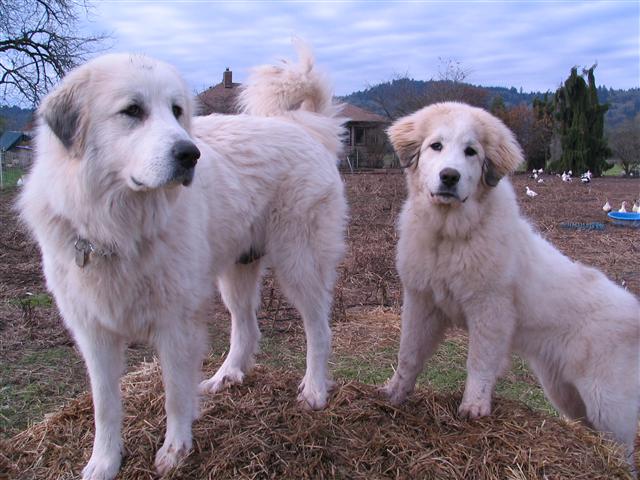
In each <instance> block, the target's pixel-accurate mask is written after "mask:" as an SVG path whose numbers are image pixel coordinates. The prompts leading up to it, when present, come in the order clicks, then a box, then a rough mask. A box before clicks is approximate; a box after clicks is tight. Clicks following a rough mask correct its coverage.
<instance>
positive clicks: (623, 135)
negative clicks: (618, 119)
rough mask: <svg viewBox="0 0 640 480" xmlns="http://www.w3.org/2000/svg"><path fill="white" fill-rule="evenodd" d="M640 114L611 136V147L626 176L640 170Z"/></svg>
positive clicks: (624, 123) (620, 126) (615, 130)
mask: <svg viewBox="0 0 640 480" xmlns="http://www.w3.org/2000/svg"><path fill="white" fill-rule="evenodd" d="M638 132H640V114H638V115H636V117H635V118H632V119H629V120H626V121H624V122H623V123H622V124H620V125H619V126H618V127H616V128H615V129H614V130H613V131H612V132H611V133H610V134H609V147H610V148H611V152H612V153H613V155H614V157H616V158H617V159H618V160H620V165H621V166H622V168H623V169H624V173H625V175H627V176H629V174H630V173H632V172H633V171H634V170H637V169H638V168H640V134H639V133H638Z"/></svg>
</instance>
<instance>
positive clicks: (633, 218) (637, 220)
mask: <svg viewBox="0 0 640 480" xmlns="http://www.w3.org/2000/svg"><path fill="white" fill-rule="evenodd" d="M607 215H608V216H609V218H610V219H611V220H612V221H613V223H614V224H616V225H620V226H624V227H636V228H637V227H640V213H635V212H609V213H608V214H607Z"/></svg>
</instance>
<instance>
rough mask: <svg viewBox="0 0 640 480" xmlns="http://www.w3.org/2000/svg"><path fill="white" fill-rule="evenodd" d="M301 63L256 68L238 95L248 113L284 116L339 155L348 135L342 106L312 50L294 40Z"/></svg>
mask: <svg viewBox="0 0 640 480" xmlns="http://www.w3.org/2000/svg"><path fill="white" fill-rule="evenodd" d="M293 44H294V47H295V48H296V50H297V52H298V63H292V62H288V61H286V60H283V62H282V63H283V64H282V65H279V66H276V65H263V66H261V67H257V68H255V69H254V70H253V72H252V73H251V75H250V76H249V79H248V80H247V82H246V84H245V85H244V87H243V89H242V91H241V92H240V95H239V98H238V104H239V107H240V110H241V111H242V112H243V113H246V114H249V115H257V116H264V117H284V118H289V119H292V120H293V121H295V122H296V123H298V124H300V125H301V126H303V127H304V128H306V129H307V131H308V132H309V133H310V134H311V135H313V136H314V137H315V138H316V139H318V140H319V141H320V142H321V143H322V144H323V145H324V146H325V147H326V148H327V149H329V150H330V151H331V152H333V153H334V154H335V155H338V154H339V153H340V151H341V150H342V145H343V143H342V138H343V136H344V135H345V129H344V128H343V124H344V123H345V121H346V118H343V117H341V115H340V113H341V111H342V108H343V105H341V104H338V103H335V102H334V101H333V92H332V90H331V84H330V83H329V81H328V80H327V78H326V77H325V76H324V75H323V74H322V72H319V71H318V70H317V69H316V68H315V61H314V57H313V54H312V52H311V49H310V48H309V46H308V45H306V44H305V43H304V42H302V41H301V40H300V39H294V41H293Z"/></svg>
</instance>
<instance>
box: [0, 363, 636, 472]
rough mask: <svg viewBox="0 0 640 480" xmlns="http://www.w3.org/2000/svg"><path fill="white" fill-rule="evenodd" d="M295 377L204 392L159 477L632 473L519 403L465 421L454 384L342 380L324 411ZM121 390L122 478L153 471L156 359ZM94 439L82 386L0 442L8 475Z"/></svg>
mask: <svg viewBox="0 0 640 480" xmlns="http://www.w3.org/2000/svg"><path fill="white" fill-rule="evenodd" d="M206 370H207V371H209V372H211V371H213V365H207V367H206ZM298 381H299V378H298V376H296V375H293V374H291V373H286V372H284V371H279V370H273V369H267V368H265V367H263V366H258V367H257V368H256V370H255V372H254V373H252V374H251V375H249V376H248V377H247V379H246V382H245V384H244V385H242V386H239V387H233V388H231V389H229V390H227V391H225V392H224V393H222V394H219V395H216V396H213V397H209V398H207V399H206V400H205V402H204V405H203V414H202V417H201V418H200V419H199V420H198V421H196V422H195V423H194V437H195V440H194V450H193V452H192V453H191V455H190V456H189V457H187V458H186V459H185V460H184V461H183V462H182V463H181V464H180V465H179V466H178V468H176V469H174V470H173V471H172V472H170V474H169V475H168V476H167V477H166V478H173V479H205V478H212V479H213V478H215V479H219V478H295V479H303V478H314V479H320V478H353V479H359V478H361V479H374V478H412V479H415V478H421V479H430V478H432V479H436V478H438V479H443V478H452V479H465V480H466V479H496V480H497V479H534V478H536V479H537V478H540V479H542V478H549V479H558V478H566V479H569V478H571V479H579V478H583V479H605V478H607V479H610V478H630V477H629V474H628V471H627V469H626V467H625V465H624V462H623V460H622V456H621V454H620V451H619V450H618V449H617V448H616V447H614V446H613V445H612V444H610V443H609V442H607V441H605V440H603V439H602V438H601V437H600V436H598V435H597V434H595V433H593V432H591V431H588V430H587V429H585V428H583V427H581V426H579V425H576V424H572V423H567V422H564V421H562V420H559V419H555V418H549V417H547V416H545V415H543V414H541V413H537V412H534V411H532V410H530V409H528V408H527V407H525V406H524V405H522V404H520V403H518V402H513V401H508V400H503V399H496V401H495V406H494V413H493V415H492V416H491V417H489V418H485V419H482V420H479V421H464V420H460V419H458V418H457V416H456V410H457V406H458V403H459V401H460V394H456V395H442V394H437V393H434V392H431V391H427V390H424V389H422V390H419V391H417V392H416V393H415V394H414V395H412V396H411V398H410V400H409V401H408V402H407V403H406V404H405V405H403V406H402V407H399V408H395V407H392V406H390V405H389V404H388V403H387V402H386V401H384V400H383V399H382V398H381V397H380V396H379V395H378V394H377V392H376V390H375V388H374V387H372V386H368V385H363V384H361V383H358V382H349V383H346V384H341V385H338V388H337V389H336V390H335V391H334V393H333V396H332V398H331V403H330V406H329V407H328V408H327V409H326V410H325V411H322V412H307V411H303V410H301V409H300V408H299V407H298V406H297V404H296V400H295V398H296V388H297V383H298ZM123 394H124V399H125V411H126V417H125V422H124V439H125V448H126V450H127V455H126V458H125V461H124V464H123V468H122V470H121V472H120V475H119V477H118V478H121V479H143V478H144V479H150V478H154V473H153V459H154V454H155V451H156V450H157V449H158V448H159V447H160V445H161V441H162V439H163V436H164V428H165V419H164V412H163V401H164V398H163V394H162V384H161V378H160V374H159V367H158V365H157V363H148V364H144V365H143V367H142V369H140V370H138V371H136V372H133V373H131V374H129V375H127V376H126V377H125V378H124V382H123ZM92 441H93V413H92V405H91V397H90V396H89V395H83V396H81V397H79V398H78V399H76V400H74V401H72V402H70V403H68V404H67V405H66V406H64V407H62V408H61V409H60V410H59V411H57V412H56V413H54V414H52V415H50V416H48V417H47V418H46V419H45V420H44V421H43V422H41V423H39V424H36V425H34V426H32V427H31V428H29V429H27V430H25V431H23V432H21V433H19V434H18V435H16V436H15V437H13V438H12V439H10V440H9V441H8V442H5V444H4V445H0V451H1V452H3V454H4V458H1V457H2V455H0V463H4V467H5V468H7V469H9V470H8V473H7V475H8V476H9V478H19V479H44V478H46V479H61V478H74V476H75V477H77V475H79V473H80V470H81V468H82V466H84V463H85V462H86V461H87V460H88V457H89V456H90V453H91V444H92ZM0 477H2V474H1V473H0Z"/></svg>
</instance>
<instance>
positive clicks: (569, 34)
mask: <svg viewBox="0 0 640 480" xmlns="http://www.w3.org/2000/svg"><path fill="white" fill-rule="evenodd" d="M639 16H640V7H639V5H638V3H636V2H624V1H619V2H605V1H595V2H567V1H553V2H420V1H394V2H391V1H385V2H335V1H332V2H275V1H274V2H257V1H251V2H242V1H228V2H227V1H218V2H208V3H206V2H204V3H203V2H177V1H176V2H171V1H167V2H115V1H104V2H100V3H99V4H98V6H97V8H96V12H95V15H94V16H93V18H94V20H95V23H94V24H92V25H91V28H94V29H95V30H99V31H111V32H113V35H114V40H115V48H116V49H117V50H120V51H124V50H127V51H134V52H143V53H146V54H149V55H152V56H156V57H159V58H161V59H162V60H165V61H168V62H171V63H173V64H175V65H176V66H177V67H178V68H179V69H180V70H181V71H182V72H183V74H184V75H185V77H186V78H187V80H188V81H189V83H190V84H191V85H192V86H193V88H194V89H196V90H197V89H201V88H205V87H207V86H210V85H212V84H214V83H217V82H219V81H220V78H221V72H222V70H224V68H225V67H230V68H231V69H232V70H233V71H234V75H235V77H236V79H239V80H242V79H243V78H244V76H246V74H247V72H248V70H249V69H250V67H251V66H254V65H256V64H262V63H266V62H272V61H274V60H277V59H279V58H283V57H291V56H292V55H293V49H292V48H291V46H290V41H291V37H292V36H294V35H298V36H301V37H302V38H304V39H306V40H308V41H309V42H310V43H311V44H312V45H313V46H314V48H315V50H316V56H317V58H318V62H319V63H320V64H321V65H322V67H323V68H324V70H326V71H327V72H328V73H329V74H330V76H331V77H332V78H333V80H334V84H335V86H336V91H337V93H339V94H346V93H350V92H352V91H354V90H359V89H363V88H366V87H367V86H368V85H371V84H375V83H377V82H380V81H385V80H388V79H390V78H391V77H392V76H393V75H394V74H397V73H405V72H408V73H410V74H411V75H412V76H414V78H421V79H429V78H434V77H436V76H437V74H438V67H439V58H444V59H448V58H451V59H455V60H458V61H460V62H461V63H462V65H463V67H464V68H465V69H467V70H470V72H471V73H470V75H469V77H468V78H467V80H468V81H470V82H472V83H476V84H483V85H501V86H515V87H517V88H519V87H521V86H522V87H523V88H524V89H525V90H528V91H546V90H553V89H555V88H556V87H557V86H558V84H559V81H560V80H562V79H563V78H565V77H566V76H567V75H568V74H569V70H570V68H571V67H572V66H574V65H580V66H586V65H591V64H593V63H594V62H595V61H597V62H598V69H597V70H596V80H597V81H598V83H599V84H606V85H607V86H612V87H616V88H629V87H634V86H635V87H637V86H639V85H638V76H639V71H638V68H639V67H638V63H639V60H640V59H639V54H638V52H639V50H640V31H639V30H640V27H639V26H638V18H639Z"/></svg>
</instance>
